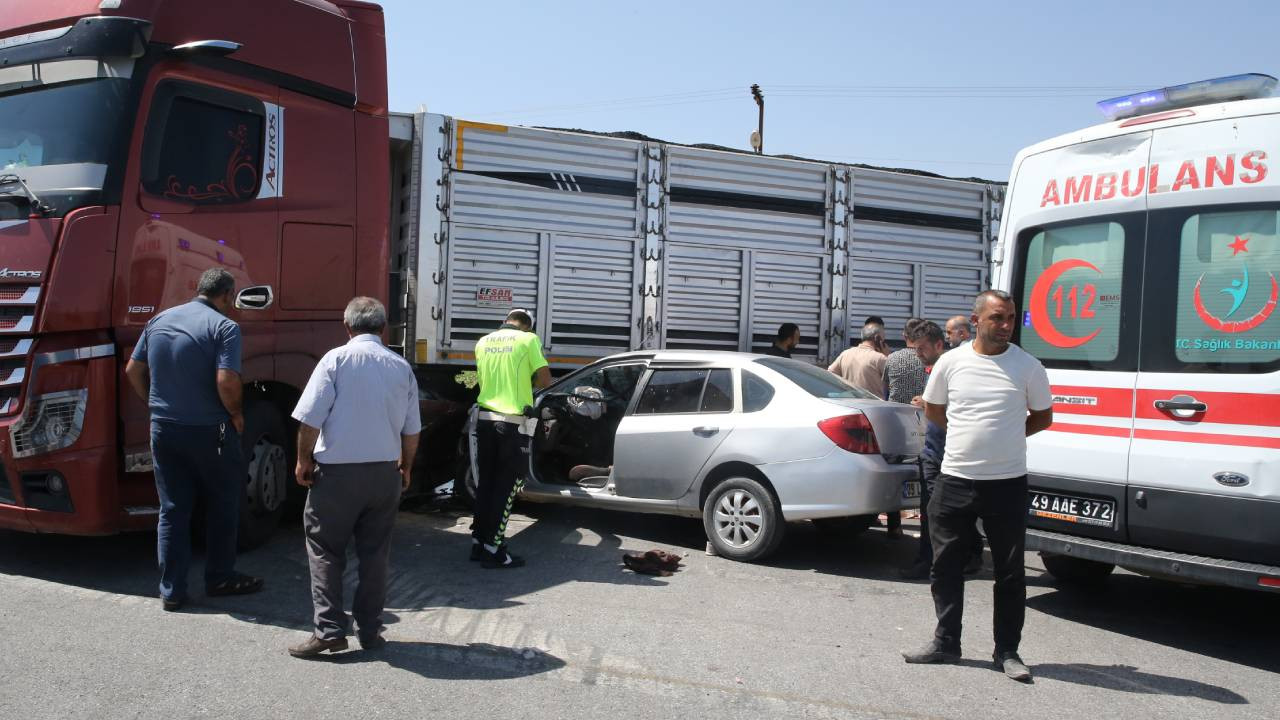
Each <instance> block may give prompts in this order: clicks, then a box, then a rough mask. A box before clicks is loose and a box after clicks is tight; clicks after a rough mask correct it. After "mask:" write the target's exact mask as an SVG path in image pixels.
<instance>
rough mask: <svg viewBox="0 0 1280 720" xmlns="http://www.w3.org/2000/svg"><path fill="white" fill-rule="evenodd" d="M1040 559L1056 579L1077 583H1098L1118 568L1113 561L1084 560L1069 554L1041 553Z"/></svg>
mask: <svg viewBox="0 0 1280 720" xmlns="http://www.w3.org/2000/svg"><path fill="white" fill-rule="evenodd" d="M1040 559H1041V560H1042V561H1043V562H1044V569H1045V570H1048V571H1049V574H1050V575H1052V576H1053V577H1054V579H1056V580H1061V581H1062V582H1064V583H1070V584H1076V585H1097V584H1098V583H1101V582H1102V581H1104V580H1106V579H1107V576H1108V575H1110V574H1111V571H1112V570H1115V569H1116V566H1115V565H1112V564H1111V563H1104V562H1097V561H1096V560H1084V559H1082V558H1077V557H1069V556H1067V555H1050V554H1048V553H1040Z"/></svg>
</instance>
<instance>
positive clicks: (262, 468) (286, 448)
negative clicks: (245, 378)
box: [236, 401, 293, 550]
mask: <svg viewBox="0 0 1280 720" xmlns="http://www.w3.org/2000/svg"><path fill="white" fill-rule="evenodd" d="M241 446H242V448H243V450H244V461H245V486H244V487H245V491H244V493H243V494H242V495H241V496H240V528H239V531H238V533H237V535H236V545H237V546H238V547H239V548H240V549H241V550H249V549H251V548H255V547H258V546H259V545H261V544H263V543H265V542H266V541H267V540H268V539H270V538H271V536H272V535H273V534H275V531H276V528H277V527H279V525H280V517H281V516H282V515H283V514H284V506H285V500H286V499H287V498H288V494H289V486H290V485H291V484H292V483H293V462H292V455H293V449H292V443H290V442H289V436H288V431H287V430H286V429H285V423H284V419H283V418H282V417H281V415H280V411H279V410H277V409H276V408H275V407H274V406H273V405H270V404H268V403H266V402H262V401H257V402H252V401H251V403H250V405H249V407H248V408H247V409H246V410H245V414H244V435H243V436H242V437H241Z"/></svg>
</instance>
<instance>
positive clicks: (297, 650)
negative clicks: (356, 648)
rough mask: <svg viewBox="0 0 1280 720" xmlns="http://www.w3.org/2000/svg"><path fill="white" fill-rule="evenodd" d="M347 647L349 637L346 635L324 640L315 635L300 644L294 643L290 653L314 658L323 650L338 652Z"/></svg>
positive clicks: (295, 655)
mask: <svg viewBox="0 0 1280 720" xmlns="http://www.w3.org/2000/svg"><path fill="white" fill-rule="evenodd" d="M346 649H347V639H346V638H344V637H340V638H337V639H335V640H322V639H320V638H318V637H316V636H315V635H312V636H311V637H310V638H307V641H306V642H304V643H302V644H300V645H293V646H291V647H290V648H289V654H290V655H292V656H294V657H296V658H313V657H316V656H317V655H319V654H320V653H323V652H337V651H339V650H346Z"/></svg>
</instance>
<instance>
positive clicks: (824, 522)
mask: <svg viewBox="0 0 1280 720" xmlns="http://www.w3.org/2000/svg"><path fill="white" fill-rule="evenodd" d="M875 521H876V516H875V515H853V516H850V517H834V518H818V519H816V520H814V521H813V525H814V527H816V528H818V532H820V533H823V534H824V535H834V536H837V537H853V536H854V535H860V534H862V533H864V532H866V531H867V530H868V529H869V528H870V527H871V526H872V525H873V524H874V523H875Z"/></svg>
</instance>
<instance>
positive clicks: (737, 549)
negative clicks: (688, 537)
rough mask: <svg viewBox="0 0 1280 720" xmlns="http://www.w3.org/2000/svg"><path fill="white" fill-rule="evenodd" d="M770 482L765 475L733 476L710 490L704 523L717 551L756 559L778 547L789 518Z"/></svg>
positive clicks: (740, 559)
mask: <svg viewBox="0 0 1280 720" xmlns="http://www.w3.org/2000/svg"><path fill="white" fill-rule="evenodd" d="M767 482H768V481H767V480H764V479H763V478H759V479H757V478H753V477H743V476H737V477H729V478H725V479H723V480H721V481H719V482H718V483H716V485H715V487H713V488H712V489H711V491H710V492H709V493H708V494H707V501H706V503H705V504H704V505H703V506H702V527H703V529H704V530H705V531H706V533H707V540H708V541H710V543H711V546H712V548H713V549H714V550H715V552H716V554H717V555H719V556H721V557H723V558H726V559H729V560H737V561H738V562H753V561H755V560H760V559H761V558H764V557H766V556H768V555H769V554H770V553H772V552H773V551H774V550H776V549H777V548H778V545H779V544H780V543H781V542H782V536H783V534H785V532H786V519H785V518H783V516H782V510H781V509H780V508H779V506H778V500H777V497H776V496H774V494H773V490H772V489H771V488H770V487H769V486H768V485H767V484H766V483H767Z"/></svg>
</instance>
